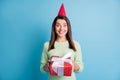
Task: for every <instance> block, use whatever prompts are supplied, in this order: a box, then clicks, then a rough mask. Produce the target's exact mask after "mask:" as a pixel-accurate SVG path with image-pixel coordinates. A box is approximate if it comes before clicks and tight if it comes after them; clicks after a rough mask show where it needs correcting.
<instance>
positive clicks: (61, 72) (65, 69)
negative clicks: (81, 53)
mask: <svg viewBox="0 0 120 80" xmlns="http://www.w3.org/2000/svg"><path fill="white" fill-rule="evenodd" d="M52 59H54V60H52ZM54 62H55V63H57V64H56V66H53V65H54V64H53V63H54ZM59 63H60V64H61V63H62V66H61V65H59ZM72 64H73V61H72V60H71V59H70V57H69V58H67V59H64V60H61V58H60V57H58V56H53V57H52V58H51V61H50V62H49V71H50V75H52V76H71V75H72V72H73V65H72ZM54 68H55V69H56V71H55V70H54Z"/></svg>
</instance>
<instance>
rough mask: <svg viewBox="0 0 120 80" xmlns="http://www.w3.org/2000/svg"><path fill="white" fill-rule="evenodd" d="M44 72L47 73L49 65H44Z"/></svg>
mask: <svg viewBox="0 0 120 80" xmlns="http://www.w3.org/2000/svg"><path fill="white" fill-rule="evenodd" d="M43 69H44V70H45V71H46V72H49V63H46V64H45V65H44V67H43Z"/></svg>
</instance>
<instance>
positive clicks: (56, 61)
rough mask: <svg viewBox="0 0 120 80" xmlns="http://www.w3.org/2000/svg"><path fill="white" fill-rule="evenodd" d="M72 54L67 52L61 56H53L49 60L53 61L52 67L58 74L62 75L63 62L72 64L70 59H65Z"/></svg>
mask: <svg viewBox="0 0 120 80" xmlns="http://www.w3.org/2000/svg"><path fill="white" fill-rule="evenodd" d="M71 56H72V52H68V53H67V54H66V55H65V56H63V57H62V58H58V57H53V58H52V60H51V61H53V64H52V69H53V71H55V72H56V73H57V75H58V76H63V75H64V62H66V63H69V64H71V65H72V60H70V59H67V58H69V57H71Z"/></svg>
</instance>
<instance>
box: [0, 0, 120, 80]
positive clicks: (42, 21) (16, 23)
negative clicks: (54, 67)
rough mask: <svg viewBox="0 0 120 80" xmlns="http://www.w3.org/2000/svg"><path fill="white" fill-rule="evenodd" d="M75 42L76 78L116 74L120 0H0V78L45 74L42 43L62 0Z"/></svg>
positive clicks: (97, 79)
mask: <svg viewBox="0 0 120 80" xmlns="http://www.w3.org/2000/svg"><path fill="white" fill-rule="evenodd" d="M62 2H63V3H64V5H65V9H66V13H67V16H68V17H69V19H70V21H71V25H72V32H73V38H74V39H75V40H77V41H79V42H80V44H81V48H82V54H83V61H84V71H83V72H82V73H77V74H76V76H77V79H78V80H120V69H119V68H120V0H74V1H72V0H52V1H51V0H20V1H19V0H18V1H17V0H0V80H47V74H42V73H41V72H40V70H39V66H40V57H41V52H42V47H43V44H44V42H45V41H48V40H49V39H50V33H51V24H52V21H53V19H54V18H55V16H56V15H57V14H58V11H59V8H60V6H61V4H62Z"/></svg>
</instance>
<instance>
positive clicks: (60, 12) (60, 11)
mask: <svg viewBox="0 0 120 80" xmlns="http://www.w3.org/2000/svg"><path fill="white" fill-rule="evenodd" d="M58 16H66V12H65V8H64V4H63V3H62V5H61V7H60V10H59V13H58Z"/></svg>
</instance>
